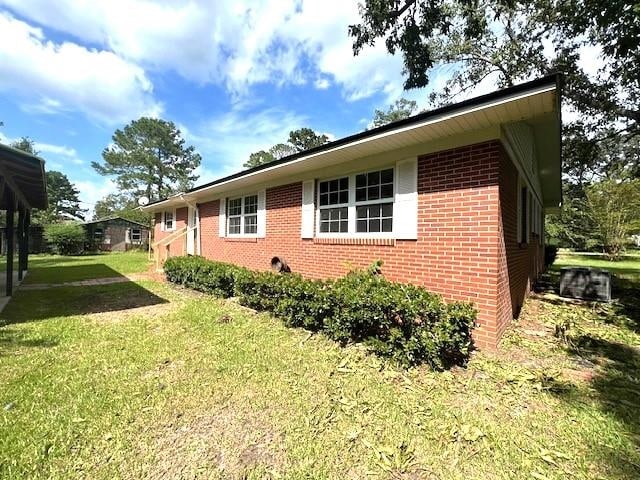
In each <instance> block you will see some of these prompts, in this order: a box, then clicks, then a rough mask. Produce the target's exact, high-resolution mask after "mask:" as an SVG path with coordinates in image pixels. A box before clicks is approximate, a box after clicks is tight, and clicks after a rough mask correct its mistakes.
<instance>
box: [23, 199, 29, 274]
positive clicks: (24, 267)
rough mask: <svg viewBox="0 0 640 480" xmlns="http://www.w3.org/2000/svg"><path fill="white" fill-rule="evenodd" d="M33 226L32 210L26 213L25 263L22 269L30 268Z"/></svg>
mask: <svg viewBox="0 0 640 480" xmlns="http://www.w3.org/2000/svg"><path fill="white" fill-rule="evenodd" d="M30 226H31V210H27V211H26V212H25V214H24V257H23V258H24V265H23V266H22V270H24V271H25V272H26V271H27V270H29V227H30Z"/></svg>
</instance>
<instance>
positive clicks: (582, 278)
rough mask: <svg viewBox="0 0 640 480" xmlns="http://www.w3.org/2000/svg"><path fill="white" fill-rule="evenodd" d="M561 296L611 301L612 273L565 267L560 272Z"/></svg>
mask: <svg viewBox="0 0 640 480" xmlns="http://www.w3.org/2000/svg"><path fill="white" fill-rule="evenodd" d="M560 296H561V297H567V298H579V299H581V300H597V301H599V302H610V301H611V274H610V273H609V272H608V271H607V270H599V269H597V268H584V267H565V268H563V269H562V270H561V272H560Z"/></svg>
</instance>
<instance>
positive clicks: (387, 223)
mask: <svg viewBox="0 0 640 480" xmlns="http://www.w3.org/2000/svg"><path fill="white" fill-rule="evenodd" d="M382 231H383V232H392V231H393V220H392V219H390V218H385V219H384V220H382Z"/></svg>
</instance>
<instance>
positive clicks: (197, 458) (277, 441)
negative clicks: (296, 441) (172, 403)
mask: <svg viewBox="0 0 640 480" xmlns="http://www.w3.org/2000/svg"><path fill="white" fill-rule="evenodd" d="M268 418H269V414H268V412H262V411H247V410H243V409H238V408H234V407H224V408H222V409H220V410H218V411H216V412H212V413H208V414H201V415H199V416H196V417H195V418H190V419H183V418H182V417H180V418H177V419H176V420H175V421H173V422H172V423H171V424H169V425H166V426H165V427H164V428H163V429H162V430H161V432H160V433H159V434H158V435H157V436H156V443H155V445H154V447H153V448H154V452H153V453H154V456H155V459H156V461H155V463H154V465H153V467H152V468H151V470H150V472H149V478H153V479H165V478H180V479H195V478H210V477H212V478H218V477H220V478H229V479H243V478H246V476H247V475H249V474H250V473H257V474H258V475H260V474H261V473H263V474H268V472H276V471H282V465H283V463H284V459H285V453H284V450H283V448H282V443H283V438H282V434H280V433H278V432H277V431H276V430H275V429H274V428H273V426H272V425H271V424H270V423H269V421H268Z"/></svg>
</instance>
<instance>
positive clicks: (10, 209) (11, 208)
mask: <svg viewBox="0 0 640 480" xmlns="http://www.w3.org/2000/svg"><path fill="white" fill-rule="evenodd" d="M6 195H7V228H6V235H7V285H6V286H7V290H6V294H7V297H10V296H11V294H12V293H13V247H14V238H13V216H14V213H15V205H14V202H15V198H14V196H13V192H12V191H11V190H10V189H7V192H6Z"/></svg>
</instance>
